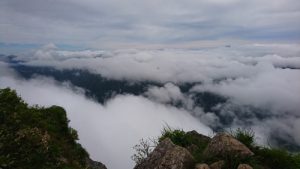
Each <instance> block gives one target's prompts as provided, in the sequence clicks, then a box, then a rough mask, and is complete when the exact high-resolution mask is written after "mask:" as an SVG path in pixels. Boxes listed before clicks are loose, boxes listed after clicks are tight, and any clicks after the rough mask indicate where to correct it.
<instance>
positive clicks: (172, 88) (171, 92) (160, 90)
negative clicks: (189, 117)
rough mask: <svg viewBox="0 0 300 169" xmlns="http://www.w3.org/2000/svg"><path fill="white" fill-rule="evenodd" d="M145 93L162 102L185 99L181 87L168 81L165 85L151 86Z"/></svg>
mask: <svg viewBox="0 0 300 169" xmlns="http://www.w3.org/2000/svg"><path fill="white" fill-rule="evenodd" d="M145 95H146V96H147V97H149V98H151V99H152V100H154V101H158V102H161V103H172V102H178V101H183V100H184V99H185V98H184V95H183V94H182V93H181V91H180V88H179V87H178V86H176V85H174V84H173V83H166V84H165V85H164V86H163V87H156V86H154V87H151V88H149V89H148V91H147V92H146V93H145Z"/></svg>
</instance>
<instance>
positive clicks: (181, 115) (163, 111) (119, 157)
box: [0, 75, 212, 169]
mask: <svg viewBox="0 0 300 169" xmlns="http://www.w3.org/2000/svg"><path fill="white" fill-rule="evenodd" d="M4 87H11V88H13V89H16V90H17V92H18V94H20V95H21V96H22V98H23V99H25V101H26V102H28V103H29V104H30V105H36V104H38V105H41V106H51V105H59V106H62V107H64V108H65V109H66V111H67V116H68V118H69V119H70V120H71V122H70V125H71V126H72V127H73V128H75V129H76V130H78V134H79V138H80V140H79V142H80V143H81V144H82V145H83V146H84V147H85V148H86V149H87V151H88V152H89V153H90V155H91V157H92V158H93V159H94V160H98V161H101V162H103V163H104V164H105V165H107V166H108V167H109V168H128V169H129V168H133V165H134V163H133V161H132V160H131V159H130V156H131V155H133V153H134V151H133V149H132V147H133V146H134V145H135V144H137V143H138V142H139V139H141V138H156V137H158V136H159V135H160V132H161V130H162V129H163V127H164V126H165V125H166V124H168V125H170V126H172V127H175V128H182V129H184V130H197V131H198V132H201V133H205V134H212V130H211V129H210V128H209V127H207V126H205V125H203V124H202V123H201V122H200V121H199V120H197V119H196V118H194V117H193V116H192V115H190V113H189V112H187V111H185V110H183V109H178V108H175V107H171V106H166V105H163V104H159V103H157V102H152V101H150V100H148V99H146V98H144V97H142V96H133V95H117V96H116V97H114V98H112V99H111V100H109V101H108V102H107V103H106V104H105V105H101V104H99V103H96V102H95V101H93V100H91V99H88V98H86V97H85V96H84V95H83V94H82V91H81V90H76V89H74V88H70V85H68V84H61V83H58V82H55V81H53V80H51V79H48V78H43V77H39V78H35V79H31V80H29V81H26V80H21V79H19V78H13V77H11V76H2V75H1V76H0V88H4Z"/></svg>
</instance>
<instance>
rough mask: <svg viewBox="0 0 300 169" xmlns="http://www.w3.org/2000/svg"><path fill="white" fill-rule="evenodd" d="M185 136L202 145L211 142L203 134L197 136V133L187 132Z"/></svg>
mask: <svg viewBox="0 0 300 169" xmlns="http://www.w3.org/2000/svg"><path fill="white" fill-rule="evenodd" d="M186 135H187V136H189V137H192V138H193V139H194V140H195V141H197V142H199V143H203V144H207V143H208V142H210V141H211V138H210V137H207V136H205V135H203V134H199V133H198V132H197V131H195V130H193V131H189V132H187V133H186Z"/></svg>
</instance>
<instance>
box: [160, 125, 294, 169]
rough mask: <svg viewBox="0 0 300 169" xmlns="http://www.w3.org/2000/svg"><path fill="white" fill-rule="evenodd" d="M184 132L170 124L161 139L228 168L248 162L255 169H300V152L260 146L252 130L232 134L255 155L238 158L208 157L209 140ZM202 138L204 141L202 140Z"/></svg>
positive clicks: (195, 156)
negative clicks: (206, 155) (219, 162)
mask: <svg viewBox="0 0 300 169" xmlns="http://www.w3.org/2000/svg"><path fill="white" fill-rule="evenodd" d="M191 133H193V132H184V131H183V130H180V129H171V128H170V127H169V126H167V127H165V128H164V129H163V131H162V136H161V137H160V138H159V141H161V140H163V139H165V138H170V139H171V140H172V142H173V143H174V144H176V145H179V146H182V147H185V148H187V149H188V150H189V151H190V152H191V153H192V155H193V156H194V158H195V160H196V162H197V163H208V164H211V163H212V162H216V161H219V160H224V161H225V165H224V168H226V169H236V168H237V166H238V165H239V164H241V163H247V164H249V165H251V166H252V167H253V168H254V169H283V168H284V169H300V154H299V153H298V154H293V153H290V152H288V151H286V150H281V149H276V148H267V147H260V146H258V145H257V144H256V143H255V134H254V132H253V131H252V130H243V129H237V130H236V131H234V132H231V135H232V136H233V137H234V138H236V139H237V140H239V141H240V142H242V143H243V144H245V145H246V146H247V147H248V148H249V149H250V150H251V151H252V152H253V153H254V154H255V155H254V156H252V157H248V158H237V157H236V156H235V155H234V154H228V156H227V157H226V158H225V159H224V158H219V157H213V158H210V159H207V158H205V157H203V155H202V153H203V151H204V149H205V148H206V146H207V145H208V141H207V140H205V138H199V135H196V134H191ZM201 140H202V141H201Z"/></svg>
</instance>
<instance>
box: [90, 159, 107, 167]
mask: <svg viewBox="0 0 300 169" xmlns="http://www.w3.org/2000/svg"><path fill="white" fill-rule="evenodd" d="M86 163H87V168H88V169H107V168H106V166H105V165H104V164H102V163H100V162H98V161H94V160H92V159H90V158H87V159H86Z"/></svg>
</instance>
